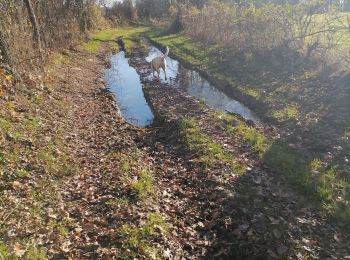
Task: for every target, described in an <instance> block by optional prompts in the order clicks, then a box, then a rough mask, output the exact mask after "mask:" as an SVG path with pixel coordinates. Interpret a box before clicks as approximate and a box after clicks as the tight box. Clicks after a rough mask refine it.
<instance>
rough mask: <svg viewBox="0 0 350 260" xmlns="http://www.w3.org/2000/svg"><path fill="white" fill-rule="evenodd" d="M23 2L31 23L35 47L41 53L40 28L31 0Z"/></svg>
mask: <svg viewBox="0 0 350 260" xmlns="http://www.w3.org/2000/svg"><path fill="white" fill-rule="evenodd" d="M23 2H24V4H25V5H26V7H27V11H28V15H29V20H30V22H31V23H32V25H33V29H34V32H33V36H34V42H35V44H36V47H37V48H38V49H39V51H40V53H42V47H41V35H40V29H39V24H38V20H37V19H36V16H35V12H34V9H33V5H32V2H31V0H23Z"/></svg>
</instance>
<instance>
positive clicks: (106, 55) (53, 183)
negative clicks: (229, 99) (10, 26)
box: [0, 45, 350, 259]
mask: <svg viewBox="0 0 350 260" xmlns="http://www.w3.org/2000/svg"><path fill="white" fill-rule="evenodd" d="M110 53H111V50H110V49H109V48H108V47H107V45H106V46H103V48H101V50H100V51H99V53H97V54H93V53H87V52H84V51H81V50H71V51H70V52H69V53H65V54H64V58H65V59H66V62H63V63H60V64H56V65H55V66H54V68H51V72H50V73H51V74H50V77H48V79H47V81H44V83H45V84H46V83H47V82H48V81H49V82H50V89H46V88H43V89H37V90H35V91H36V92H37V93H40V95H41V96H42V99H40V100H41V102H39V103H38V104H36V105H35V107H34V105H31V104H28V106H29V110H28V111H29V112H28V111H27V112H23V113H33V115H34V114H35V115H36V116H37V117H39V116H40V118H41V121H42V123H41V126H40V127H41V130H40V131H38V132H37V133H35V135H38V137H42V135H43V133H45V136H47V138H46V139H44V140H45V141H41V142H39V143H38V144H36V143H35V145H33V147H32V148H31V149H34V150H35V149H37V148H36V146H38V149H39V148H40V149H41V148H42V147H46V146H45V145H50V143H52V144H55V143H56V141H53V140H55V139H54V138H56V136H57V135H59V136H60V137H61V138H62V140H61V142H60V147H61V146H62V147H64V148H65V150H66V151H65V153H66V154H69V158H70V159H69V161H70V162H71V163H72V164H74V165H75V166H76V167H74V169H72V170H71V171H70V173H69V174H65V173H66V172H67V170H66V168H64V169H59V170H57V171H56V166H55V164H54V163H55V162H56V161H57V160H58V159H57V158H60V156H61V155H62V153H63V151H62V150H63V148H62V149H61V148H60V149H56V148H52V149H51V148H50V154H51V153H52V157H53V159H51V158H49V159H48V158H47V157H43V156H42V158H41V157H40V158H41V162H42V161H43V160H44V159H45V160H47V161H48V162H45V165H49V166H50V167H51V168H52V169H51V168H50V174H44V172H43V174H42V177H35V178H34V177H33V178H32V177H30V178H29V177H25V178H23V179H21V180H20V181H13V180H8V184H7V186H6V185H5V186H2V188H1V195H2V200H1V206H2V207H3V206H4V205H6V207H11V208H12V210H11V211H10V212H9V213H6V214H2V213H1V214H0V220H1V222H0V223H1V229H0V232H1V233H0V234H1V237H2V241H4V242H6V244H7V245H9V246H8V247H9V248H8V255H9V256H17V257H28V256H29V255H30V254H32V255H33V254H34V255H35V254H36V255H35V256H36V259H40V258H38V256H42V255H45V256H46V257H47V258H51V259H135V258H137V259H156V258H157V257H158V258H161V259H181V258H185V259H197V258H204V259H215V258H216V259H271V258H276V259H296V258H297V259H305V258H307V257H309V258H311V259H327V258H329V259H344V258H345V257H346V256H349V255H350V248H349V244H348V241H349V239H348V236H347V234H346V233H345V232H343V230H344V227H343V226H341V223H338V222H337V223H336V222H332V220H331V219H329V218H328V217H327V215H326V214H325V213H324V212H323V210H322V208H321V207H319V206H317V204H316V203H312V202H310V201H309V200H307V199H305V198H304V197H303V196H302V195H301V194H299V193H298V192H296V191H295V189H294V187H291V186H289V185H286V184H285V183H286V181H285V180H284V179H283V177H281V176H277V175H275V174H273V173H272V172H270V171H269V169H267V168H266V167H265V166H264V164H263V163H262V162H261V160H260V159H259V154H258V153H257V152H256V150H254V149H253V147H251V146H250V145H249V144H247V143H245V142H244V141H243V139H242V138H241V137H240V136H239V135H238V134H235V132H232V131H228V129H231V128H230V127H233V126H237V125H240V124H246V123H248V124H250V126H251V127H254V128H255V129H257V130H259V131H261V132H266V133H269V134H270V135H271V136H273V137H274V138H277V137H278V133H277V132H276V129H274V128H273V127H271V126H264V125H256V124H253V123H251V122H245V121H244V120H242V119H240V118H237V117H236V116H228V115H224V114H222V113H221V114H218V113H217V112H216V111H214V110H213V109H211V108H208V107H207V106H206V105H204V104H202V103H201V102H199V101H197V100H195V99H194V98H192V97H190V96H188V95H186V94H184V93H183V92H181V91H180V90H178V89H174V88H168V87H164V86H163V85H162V84H160V83H158V82H157V81H154V80H152V79H151V78H149V77H148V76H149V74H150V73H151V71H150V68H149V64H148V63H147V62H146V61H145V56H146V50H145V49H143V48H141V47H138V45H135V46H134V48H133V50H132V53H131V54H130V57H129V58H130V60H129V62H130V64H131V65H132V66H133V67H134V68H135V69H136V71H137V72H138V73H139V75H140V77H141V81H142V83H143V90H144V93H145V96H146V98H147V100H148V102H149V104H150V106H151V108H152V110H153V113H154V115H155V118H154V122H153V124H152V125H150V126H149V127H146V128H138V127H135V126H133V125H131V124H129V123H127V122H126V121H125V120H124V119H123V118H122V116H121V114H120V111H119V109H118V107H117V106H116V105H115V100H114V98H113V96H112V95H111V93H109V92H108V91H107V90H106V87H105V83H104V80H103V79H104V70H105V69H106V68H108V67H109V66H110ZM54 104H56V105H54ZM30 106H33V107H30ZM57 138H58V137H57ZM40 140H41V139H40ZM10 141H11V140H10ZM10 141H9V142H10ZM12 141H13V140H12ZM12 141H11V142H12ZM50 147H51V146H50ZM40 149H39V150H40ZM35 151H36V150H35ZM35 153H36V152H35ZM61 157H62V156H61ZM49 163H50V164H49ZM2 181H3V180H2ZM0 245H1V244H0ZM28 245H29V246H28ZM33 248H34V249H35V250H34V249H33ZM38 250H40V253H38V252H39V251H38ZM1 252H5V251H1ZM33 252H34V253H33ZM46 257H44V258H46Z"/></svg>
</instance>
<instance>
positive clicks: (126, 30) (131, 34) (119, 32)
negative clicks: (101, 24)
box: [83, 27, 149, 53]
mask: <svg viewBox="0 0 350 260" xmlns="http://www.w3.org/2000/svg"><path fill="white" fill-rule="evenodd" d="M147 30H149V28H148V27H117V28H112V29H108V30H104V31H100V32H97V33H93V34H91V35H90V37H91V38H92V40H90V41H89V42H87V43H85V44H84V45H83V48H84V49H85V50H86V51H89V52H92V53H96V52H97V51H98V50H99V47H100V45H101V41H115V40H116V39H117V37H122V41H123V43H124V45H125V50H126V51H127V52H129V51H130V50H131V48H132V47H133V45H134V42H135V40H136V39H137V38H138V37H139V36H140V34H141V33H144V32H146V31H147ZM108 44H109V45H110V47H111V48H113V49H117V48H118V45H117V44H116V43H114V42H109V43H108Z"/></svg>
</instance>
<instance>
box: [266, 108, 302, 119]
mask: <svg viewBox="0 0 350 260" xmlns="http://www.w3.org/2000/svg"><path fill="white" fill-rule="evenodd" d="M272 116H273V117H274V118H276V119H277V121H279V122H283V121H287V120H291V119H295V120H298V119H299V118H300V112H299V109H298V108H297V107H295V106H286V107H285V108H283V109H282V110H277V111H274V112H273V113H272Z"/></svg>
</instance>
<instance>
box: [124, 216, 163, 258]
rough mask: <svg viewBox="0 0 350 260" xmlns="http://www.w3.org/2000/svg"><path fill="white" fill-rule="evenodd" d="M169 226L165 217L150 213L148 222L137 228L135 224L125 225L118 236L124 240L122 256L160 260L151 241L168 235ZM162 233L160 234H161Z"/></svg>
mask: <svg viewBox="0 0 350 260" xmlns="http://www.w3.org/2000/svg"><path fill="white" fill-rule="evenodd" d="M168 230H169V226H168V224H167V223H166V221H165V220H164V218H163V216H162V215H160V214H156V213H149V214H148V216H147V220H146V221H145V222H144V223H143V224H141V225H139V226H136V225H134V224H125V225H123V226H122V227H121V228H120V229H119V231H118V234H119V235H120V236H121V237H122V238H123V246H122V248H123V252H122V256H123V257H125V258H139V257H141V256H143V257H146V259H160V258H159V256H158V254H159V252H158V250H157V249H156V248H154V247H152V246H151V243H150V242H151V241H152V240H153V239H154V238H156V237H157V236H159V235H160V233H161V234H163V235H166V234H167V233H168ZM159 232H160V233H159Z"/></svg>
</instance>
